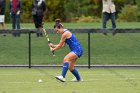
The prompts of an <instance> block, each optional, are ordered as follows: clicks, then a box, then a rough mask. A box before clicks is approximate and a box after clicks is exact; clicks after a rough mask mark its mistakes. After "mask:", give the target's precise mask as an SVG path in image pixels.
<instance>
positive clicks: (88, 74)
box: [81, 73, 140, 76]
mask: <svg viewBox="0 0 140 93" xmlns="http://www.w3.org/2000/svg"><path fill="white" fill-rule="evenodd" d="M81 75H82V76H83V75H84V76H116V75H115V74H90V73H87V74H85V73H84V74H82V73H81ZM119 75H123V76H140V74H119Z"/></svg>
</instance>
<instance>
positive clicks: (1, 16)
mask: <svg viewBox="0 0 140 93" xmlns="http://www.w3.org/2000/svg"><path fill="white" fill-rule="evenodd" d="M4 22H5V15H0V23H4Z"/></svg>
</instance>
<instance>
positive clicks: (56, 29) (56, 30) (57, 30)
mask: <svg viewBox="0 0 140 93" xmlns="http://www.w3.org/2000/svg"><path fill="white" fill-rule="evenodd" d="M54 31H55V32H56V33H58V34H61V33H63V29H61V28H60V29H59V28H55V29H54Z"/></svg>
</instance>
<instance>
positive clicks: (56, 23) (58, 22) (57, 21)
mask: <svg viewBox="0 0 140 93" xmlns="http://www.w3.org/2000/svg"><path fill="white" fill-rule="evenodd" d="M56 27H57V28H64V26H63V24H62V23H61V20H60V19H56V20H55V25H54V28H56Z"/></svg>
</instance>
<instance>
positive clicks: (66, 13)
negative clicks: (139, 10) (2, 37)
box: [5, 0, 140, 22]
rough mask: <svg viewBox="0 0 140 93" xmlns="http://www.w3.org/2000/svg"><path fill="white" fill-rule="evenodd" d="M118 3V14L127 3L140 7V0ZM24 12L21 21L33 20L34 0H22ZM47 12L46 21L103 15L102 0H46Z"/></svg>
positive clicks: (127, 0) (116, 0) (7, 13)
mask: <svg viewBox="0 0 140 93" xmlns="http://www.w3.org/2000/svg"><path fill="white" fill-rule="evenodd" d="M9 1H10V0H6V12H5V15H6V22H10V15H9ZM113 1H114V3H115V5H116V10H117V15H118V14H119V13H121V12H122V11H121V9H122V8H123V7H124V6H125V5H126V4H131V5H135V4H137V5H138V6H139V7H140V0H113ZM21 2H22V14H21V22H32V21H33V19H32V14H31V10H32V0H21ZM46 4H47V12H46V13H45V16H44V21H46V22H52V21H54V20H55V19H56V18H60V19H61V20H62V21H65V22H66V21H67V22H70V21H73V19H74V18H76V17H78V18H83V17H82V16H85V17H87V18H88V17H89V16H91V17H92V16H93V17H94V16H96V17H97V18H101V17H102V0H46ZM81 20H83V19H81Z"/></svg>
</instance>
